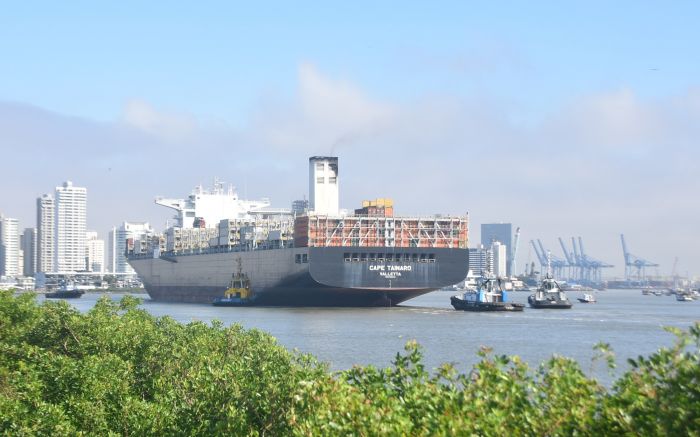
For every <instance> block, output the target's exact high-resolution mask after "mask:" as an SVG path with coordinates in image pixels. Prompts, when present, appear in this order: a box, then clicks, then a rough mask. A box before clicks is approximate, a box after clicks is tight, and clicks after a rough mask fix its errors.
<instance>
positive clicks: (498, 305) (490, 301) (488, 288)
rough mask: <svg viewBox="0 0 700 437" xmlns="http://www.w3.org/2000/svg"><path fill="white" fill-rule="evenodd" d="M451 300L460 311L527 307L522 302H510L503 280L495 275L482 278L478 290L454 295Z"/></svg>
mask: <svg viewBox="0 0 700 437" xmlns="http://www.w3.org/2000/svg"><path fill="white" fill-rule="evenodd" d="M450 302H451V303H452V306H453V307H454V309H456V310H460V311H522V310H523V309H524V308H525V305H523V304H521V303H513V302H508V297H507V293H506V292H505V290H503V288H502V287H501V280H500V279H496V278H493V277H485V278H482V280H481V282H480V283H479V285H478V286H477V288H476V290H467V291H465V292H464V293H462V294H458V295H455V296H452V297H450Z"/></svg>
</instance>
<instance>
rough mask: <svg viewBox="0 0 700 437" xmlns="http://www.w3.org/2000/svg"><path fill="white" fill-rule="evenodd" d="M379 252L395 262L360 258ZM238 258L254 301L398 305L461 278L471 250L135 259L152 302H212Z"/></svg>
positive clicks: (311, 250) (302, 250)
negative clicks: (248, 279)
mask: <svg viewBox="0 0 700 437" xmlns="http://www.w3.org/2000/svg"><path fill="white" fill-rule="evenodd" d="M380 253H381V254H382V257H384V256H386V258H387V259H388V258H389V256H388V255H389V254H391V255H392V256H391V258H392V259H393V261H388V260H387V261H382V262H379V261H369V260H362V258H361V256H362V255H363V254H365V255H366V254H375V255H377V254H380ZM356 254H357V261H356V260H355V256H354V255H356ZM414 254H416V255H417V260H415V259H416V257H414V256H413V255H414ZM399 255H400V256H399ZM421 255H425V258H424V261H422V260H421ZM428 256H433V258H428ZM397 258H398V259H399V260H400V261H396V259H397ZM238 259H240V261H241V264H242V270H243V273H245V274H246V276H247V277H249V278H250V284H251V291H252V292H253V295H254V305H255V306H306V307H308V306H350V307H377V306H394V305H398V304H400V303H402V302H404V301H406V300H409V299H412V298H414V297H416V296H420V295H422V294H425V293H428V292H431V291H434V290H438V289H440V288H443V287H446V286H449V285H453V284H456V283H458V282H460V281H462V280H463V279H464V278H465V277H466V275H467V270H468V268H469V266H468V251H467V249H447V248H391V247H375V248H361V247H328V248H292V249H274V250H256V251H247V252H225V253H204V254H196V255H175V256H172V255H170V256H168V257H167V258H166V257H163V258H160V259H158V258H156V259H153V258H150V259H149V258H134V259H130V260H129V262H130V264H131V265H132V266H133V267H134V269H135V270H136V272H137V273H138V275H139V277H140V278H141V279H142V280H143V283H144V286H145V288H146V291H147V292H148V294H149V295H150V296H151V298H152V299H153V300H157V301H165V302H189V303H206V304H212V303H213V301H214V300H215V299H217V298H221V297H223V294H224V291H225V290H226V289H227V288H228V283H229V282H230V278H231V274H232V270H233V268H234V265H236V262H237V260H238Z"/></svg>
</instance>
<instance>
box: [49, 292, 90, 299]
mask: <svg viewBox="0 0 700 437" xmlns="http://www.w3.org/2000/svg"><path fill="white" fill-rule="evenodd" d="M82 295H83V292H82V291H55V292H53V293H45V294H44V297H45V298H47V299H77V298H79V297H80V296H82Z"/></svg>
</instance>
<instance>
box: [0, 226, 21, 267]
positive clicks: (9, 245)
mask: <svg viewBox="0 0 700 437" xmlns="http://www.w3.org/2000/svg"><path fill="white" fill-rule="evenodd" d="M19 250H20V249H19V222H18V221H17V219H14V218H10V217H5V216H3V215H1V214H0V276H7V277H12V278H16V277H18V276H20V275H21V271H20V269H19Z"/></svg>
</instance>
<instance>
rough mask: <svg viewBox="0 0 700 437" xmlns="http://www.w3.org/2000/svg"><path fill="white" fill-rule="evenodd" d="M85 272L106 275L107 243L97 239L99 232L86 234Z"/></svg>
mask: <svg viewBox="0 0 700 437" xmlns="http://www.w3.org/2000/svg"><path fill="white" fill-rule="evenodd" d="M85 270H87V271H88V272H95V273H104V270H105V241H104V240H102V239H100V238H98V237H97V232H95V231H87V232H85Z"/></svg>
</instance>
